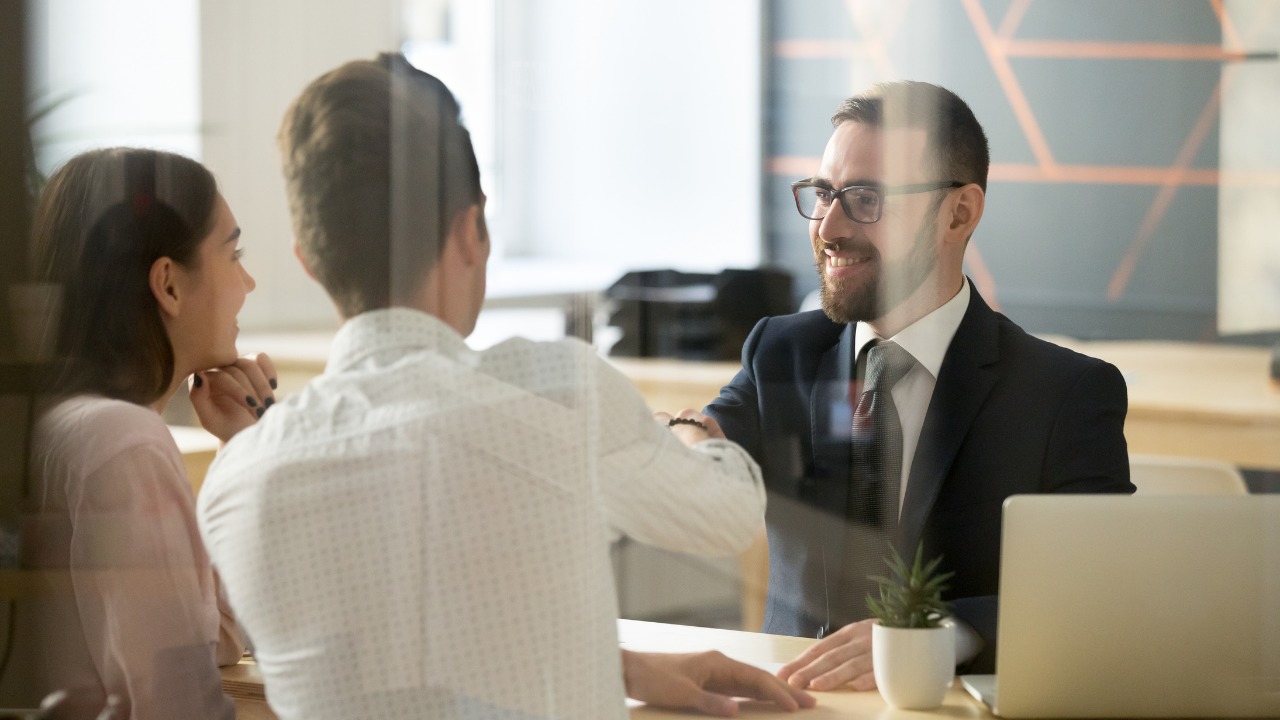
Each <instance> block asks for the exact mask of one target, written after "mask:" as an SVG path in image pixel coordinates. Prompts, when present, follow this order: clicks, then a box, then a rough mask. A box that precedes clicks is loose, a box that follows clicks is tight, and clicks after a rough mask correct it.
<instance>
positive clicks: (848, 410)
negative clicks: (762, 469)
mask: <svg viewBox="0 0 1280 720" xmlns="http://www.w3.org/2000/svg"><path fill="white" fill-rule="evenodd" d="M853 333H854V326H853V325H846V326H845V328H844V330H842V331H841V332H840V336H839V339H838V340H837V342H836V343H835V344H834V345H832V346H831V347H830V348H829V349H828V350H827V351H826V352H824V353H823V354H822V358H821V360H820V361H819V362H818V368H817V376H816V377H815V379H814V383H813V389H812V392H811V395H810V399H809V403H810V404H809V415H810V423H811V425H812V427H811V428H810V431H811V434H810V436H809V437H811V438H812V439H813V479H814V486H813V488H812V494H811V496H810V497H809V498H808V500H809V502H811V503H812V504H814V505H817V506H818V507H821V508H822V509H823V510H824V511H826V512H828V513H832V514H834V515H837V516H839V517H841V518H843V517H844V514H845V505H846V504H847V503H848V502H849V434H850V433H851V432H852V426H853V408H852V407H851V406H850V404H849V388H850V385H851V383H852V382H853V381H854V378H853V377H852V373H853ZM823 526H824V527H828V526H829V527H835V528H839V527H841V524H840V523H824V524H823ZM828 540H830V542H825V543H823V547H828V548H835V547H843V545H844V539H843V537H838V538H829V539H828ZM830 560H832V558H828V561H830ZM834 560H835V561H836V562H840V559H839V558H834ZM836 567H839V565H837V566H836Z"/></svg>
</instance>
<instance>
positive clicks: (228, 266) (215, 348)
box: [169, 195, 255, 376]
mask: <svg viewBox="0 0 1280 720" xmlns="http://www.w3.org/2000/svg"><path fill="white" fill-rule="evenodd" d="M241 254H242V251H241V250H240V226H239V224H238V223H237V222H236V218H235V216H234V215H232V214H231V208H230V207H228V206H227V201H226V200H225V199H223V197H222V195H218V201H217V204H216V205H215V208H214V225H213V231H212V232H211V233H209V235H208V237H206V238H204V240H202V241H200V247H199V249H198V250H197V258H198V259H197V260H196V261H195V262H194V263H192V267H191V268H183V267H182V266H179V274H180V275H181V276H182V277H181V284H182V286H183V290H184V291H185V293H184V297H183V308H182V312H181V314H180V316H179V317H178V318H175V321H174V322H171V324H170V326H169V341H170V342H171V343H173V351H174V355H175V360H177V362H178V363H179V366H178V367H177V368H176V370H177V371H178V373H179V376H183V375H188V374H190V373H192V372H195V371H197V370H207V369H209V368H214V367H221V366H223V365H229V364H231V363H232V362H234V361H235V359H236V354H237V353H236V335H238V334H239V333H240V328H239V326H238V325H237V324H236V315H237V314H238V313H239V312H240V308H241V307H242V306H243V305H244V299H245V296H246V295H248V294H249V292H250V291H252V290H253V288H254V286H255V283H254V281H253V278H252V277H250V276H249V273H248V272H247V271H246V270H245V269H244V267H243V266H242V265H241V264H240V256H241Z"/></svg>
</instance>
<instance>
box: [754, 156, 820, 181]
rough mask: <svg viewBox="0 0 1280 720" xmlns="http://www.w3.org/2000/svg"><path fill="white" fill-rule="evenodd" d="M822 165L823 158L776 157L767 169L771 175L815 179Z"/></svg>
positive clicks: (768, 164)
mask: <svg viewBox="0 0 1280 720" xmlns="http://www.w3.org/2000/svg"><path fill="white" fill-rule="evenodd" d="M821 165H822V158H820V157H811V156H800V155H775V156H773V157H771V158H769V160H768V162H767V163H766V167H767V168H768V169H769V174H770V175H794V176H795V177H796V178H797V179H799V178H808V177H813V174H814V173H816V172H817V171H818V168H819V167H821Z"/></svg>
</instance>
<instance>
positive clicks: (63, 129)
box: [27, 0, 200, 173]
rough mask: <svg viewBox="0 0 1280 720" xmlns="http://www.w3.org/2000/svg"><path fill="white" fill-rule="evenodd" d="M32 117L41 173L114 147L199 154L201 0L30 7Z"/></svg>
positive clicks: (47, 2)
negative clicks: (37, 116) (37, 117)
mask: <svg viewBox="0 0 1280 720" xmlns="http://www.w3.org/2000/svg"><path fill="white" fill-rule="evenodd" d="M27 5H28V8H29V13H30V15H29V20H28V22H29V38H30V51H29V52H30V66H29V69H28V75H29V78H30V82H29V91H28V92H29V95H30V96H31V100H30V102H29V106H30V108H29V109H31V110H34V109H38V108H41V107H44V106H46V105H48V104H49V103H50V102H53V101H55V100H57V99H60V98H66V100H65V102H63V103H62V104H61V105H59V106H58V108H57V110H56V111H54V112H53V113H52V114H51V115H49V116H48V118H47V119H46V120H45V121H44V122H41V123H40V124H39V125H38V126H36V128H35V132H34V136H35V141H36V148H37V155H38V157H39V161H40V166H41V169H42V170H43V171H44V172H45V173H48V172H51V171H52V170H53V169H54V168H56V167H57V166H58V165H61V164H62V163H63V162H65V161H67V160H68V159H70V158H71V157H72V156H74V155H76V154H77V153H80V152H83V151H84V150H88V149H90V148H97V147H105V146H112V145H136V146H142V147H154V148H160V149H164V150H171V151H174V152H179V153H183V154H185V155H190V156H194V157H199V154H200V89H199V79H200V78H199V75H200V53H199V48H200V41H199V0H111V2H102V1H101V0H40V1H37V2H29V3H28V4H27Z"/></svg>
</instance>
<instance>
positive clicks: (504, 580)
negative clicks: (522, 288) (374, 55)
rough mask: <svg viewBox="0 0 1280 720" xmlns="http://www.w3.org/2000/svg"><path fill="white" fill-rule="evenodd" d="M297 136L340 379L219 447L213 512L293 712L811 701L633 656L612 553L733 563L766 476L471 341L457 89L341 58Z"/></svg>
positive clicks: (693, 428) (303, 106)
mask: <svg viewBox="0 0 1280 720" xmlns="http://www.w3.org/2000/svg"><path fill="white" fill-rule="evenodd" d="M280 142H281V146H282V151H283V154H284V170H285V176H286V180H287V183H288V189H289V198H290V207H291V211H292V214H293V218H294V226H295V231H296V250H297V254H298V256H299V258H300V259H301V261H302V263H303V264H304V265H305V266H306V268H307V270H308V271H309V272H310V273H311V274H312V276H313V277H315V278H316V279H317V280H318V281H319V282H320V283H321V284H322V285H323V286H324V288H325V290H326V291H327V292H328V294H329V296H330V297H331V298H332V299H333V301H334V303H335V305H336V306H337V307H338V310H339V312H340V313H341V315H342V316H343V318H344V320H345V322H344V324H343V326H342V328H341V330H340V331H339V332H338V334H337V336H336V337H335V339H334V343H333V347H332V350H331V352H330V358H329V363H328V366H327V368H326V370H325V373H324V374H323V375H322V376H320V377H319V378H316V379H315V380H314V381H312V382H311V383H310V384H309V385H308V386H307V387H306V388H305V389H304V390H303V391H302V392H300V393H298V394H296V395H294V396H292V397H290V398H288V399H287V400H285V401H283V402H281V403H278V404H276V405H275V406H274V407H273V408H272V409H271V411H270V412H268V413H266V415H265V416H264V417H263V419H262V421H261V422H259V423H258V425H257V426H256V427H255V428H254V429H253V430H252V431H249V432H245V433H241V434H240V435H239V436H237V437H236V438H235V440H234V441H233V442H231V443H229V444H228V445H227V447H226V449H225V450H224V451H223V452H222V453H221V454H220V455H219V457H218V458H217V460H216V461H215V463H214V464H213V466H212V467H211V468H210V470H209V473H208V477H207V479H206V481H205V484H204V487H203V489H202V492H201V494H200V500H199V517H200V525H201V530H202V533H203V535H204V538H205V541H206V543H207V544H208V547H209V551H210V554H211V555H212V557H213V559H214V562H215V564H216V565H217V566H218V568H219V570H220V572H221V573H222V577H223V579H224V582H225V585H226V588H227V592H228V595H229V597H230V599H231V602H232V605H233V607H235V608H236V611H237V615H238V617H239V618H240V620H241V622H242V623H243V624H244V626H245V628H246V630H247V631H248V633H249V635H250V637H251V638H252V640H253V643H254V646H255V654H256V656H257V660H258V663H259V666H260V667H261V669H262V672H263V676H264V678H265V681H266V687H267V694H268V697H269V698H270V702H271V705H272V707H273V708H274V709H275V711H276V713H277V714H278V715H279V716H280V717H281V718H282V720H288V719H290V718H299V719H301V718H306V719H307V720H314V719H315V718H329V717H331V718H348V717H383V718H400V717H404V718H419V717H431V718H453V717H457V718H583V719H584V720H599V719H601V718H609V717H615V718H621V717H623V716H624V715H625V713H626V711H625V707H624V704H623V695H624V689H625V691H626V693H627V694H629V695H631V696H632V697H634V698H637V699H640V700H645V701H648V702H652V703H655V704H663V705H671V706H676V707H693V708H697V709H699V710H702V711H705V712H709V713H714V714H721V715H727V714H732V713H733V712H734V711H735V710H736V703H735V702H734V701H733V700H732V698H731V697H730V696H733V695H747V696H752V697H759V698H763V699H767V700H771V701H774V702H776V703H777V704H779V705H780V706H782V707H785V708H787V709H796V708H799V707H802V706H810V705H812V703H813V699H812V698H811V697H809V696H807V695H805V694H803V693H801V692H799V691H796V690H794V689H792V688H789V687H787V686H786V684H785V683H782V682H781V681H779V680H778V679H777V678H774V677H772V676H770V675H769V674H768V673H765V672H764V671H761V670H758V669H755V668H750V667H747V666H744V665H741V664H740V663H735V662H732V661H729V660H727V659H726V658H723V657H722V656H718V655H699V656H661V655H646V654H636V653H628V652H623V653H620V652H619V650H618V645H617V631H616V613H617V601H616V598H615V595H614V585H613V578H612V573H611V566H610V562H609V541H610V539H612V538H614V537H616V535H617V534H618V533H624V534H626V535H629V536H631V537H633V538H635V539H636V540H639V541H641V542H646V543H650V544H653V545H656V546H659V547H664V548H667V549H671V550H678V551H683V552H693V553H700V554H706V555H714V554H721V555H723V554H730V553H734V552H737V551H739V550H741V549H743V548H744V547H745V546H746V545H748V544H749V543H750V542H751V540H752V538H753V536H754V535H755V533H756V532H758V529H759V528H760V527H761V525H762V521H763V513H764V491H763V486H762V484H761V480H760V477H759V470H758V468H757V467H756V465H755V463H754V462H753V461H752V460H751V459H750V457H749V456H748V455H747V454H746V453H745V452H744V451H743V450H742V449H741V448H739V447H738V446H736V445H734V444H733V443H730V442H728V441H726V440H724V439H722V438H723V435H722V434H721V433H720V432H719V428H718V427H717V426H716V425H715V423H714V421H711V420H709V419H708V418H706V417H705V416H703V415H701V414H699V413H696V412H693V411H686V412H685V413H682V416H681V417H680V418H679V419H678V420H677V419H672V418H670V417H669V416H662V417H661V419H662V420H664V422H663V423H662V424H659V423H655V422H654V416H653V415H652V414H651V413H650V412H649V410H648V409H647V408H646V407H645V405H644V402H643V400H642V399H641V398H640V396H639V395H638V394H637V392H636V391H635V389H634V388H632V387H631V385H630V384H629V383H628V381H627V380H626V379H625V378H624V377H623V376H622V375H620V374H619V373H618V372H617V371H615V370H614V369H612V368H611V367H610V366H609V365H608V364H607V363H605V362H603V361H602V360H600V358H599V357H598V356H597V355H596V354H595V352H594V351H593V350H592V349H591V348H590V347H589V346H587V345H584V344H582V343H579V342H576V341H564V342H557V343H533V342H529V341H524V340H511V341H508V342H505V343H502V344H500V345H498V346H496V347H494V348H492V349H490V350H487V351H483V352H477V351H473V350H471V349H470V348H468V347H467V346H466V344H465V343H464V342H463V338H464V337H465V336H466V335H467V334H468V333H470V331H471V330H472V328H473V327H474V325H475V321H476V318H477V315H478V314H479V311H480V307H481V303H482V301H483V298H484V289H485V268H486V262H487V259H488V255H489V240H488V237H487V232H486V229H485V222H484V211H483V207H484V195H483V193H482V192H481V190H480V183H479V172H478V169H477V166H476V160H475V156H474V154H473V152H472V149H471V143H470V139H469V136H468V134H467V131H466V129H465V128H464V127H462V125H461V124H460V122H459V121H458V107H457V105H456V103H455V101H454V99H453V97H452V95H451V94H450V93H449V91H448V89H447V88H445V87H444V85H443V84H442V83H440V82H439V81H438V80H436V79H435V78H433V77H431V76H430V75H427V74H425V73H422V72H420V71H418V70H416V69H414V68H413V67H411V66H410V65H409V64H408V63H407V62H406V61H405V60H404V59H403V58H402V57H400V56H398V55H383V56H381V57H379V58H378V59H376V60H374V61H364V62H353V63H349V64H347V65H344V66H342V67H340V68H338V69H337V70H334V71H333V72H330V73H328V74H326V75H324V76H322V77H320V78H319V79H317V80H316V81H315V82H313V83H312V84H311V85H310V86H309V87H308V88H307V89H306V90H305V91H304V92H303V93H302V95H301V96H300V97H299V98H298V99H297V100H296V101H295V102H294V104H293V106H292V107H291V108H290V109H289V111H288V113H287V114H286V117H285V120H284V124H283V127H282V129H281V134H280ZM668 422H671V423H674V424H670V425H668Z"/></svg>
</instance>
